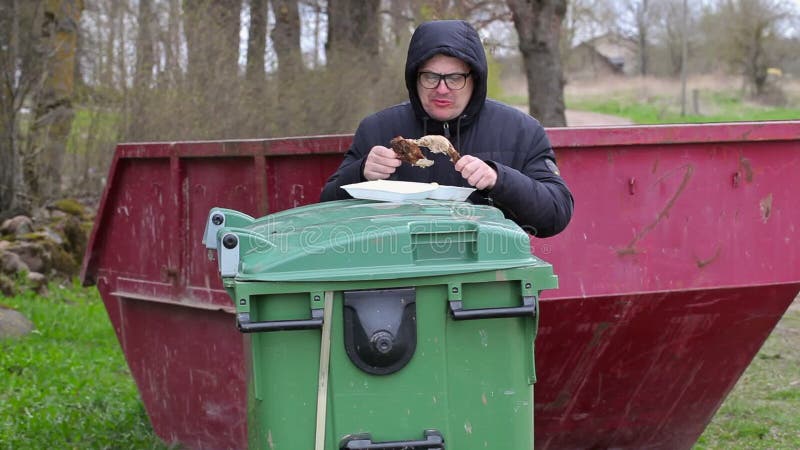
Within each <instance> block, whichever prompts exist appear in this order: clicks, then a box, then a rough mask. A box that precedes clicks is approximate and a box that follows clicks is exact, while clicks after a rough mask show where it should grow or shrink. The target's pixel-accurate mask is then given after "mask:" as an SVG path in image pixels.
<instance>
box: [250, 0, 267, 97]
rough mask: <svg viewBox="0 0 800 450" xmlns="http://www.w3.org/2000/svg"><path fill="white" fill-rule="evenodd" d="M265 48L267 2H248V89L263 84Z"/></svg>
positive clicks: (257, 0) (262, 0) (252, 0)
mask: <svg viewBox="0 0 800 450" xmlns="http://www.w3.org/2000/svg"><path fill="white" fill-rule="evenodd" d="M266 47H267V0H250V26H249V27H248V35H247V71H246V78H247V81H248V83H250V87H251V88H253V87H257V86H260V85H262V84H263V83H264V75H265V72H264V53H265V52H266Z"/></svg>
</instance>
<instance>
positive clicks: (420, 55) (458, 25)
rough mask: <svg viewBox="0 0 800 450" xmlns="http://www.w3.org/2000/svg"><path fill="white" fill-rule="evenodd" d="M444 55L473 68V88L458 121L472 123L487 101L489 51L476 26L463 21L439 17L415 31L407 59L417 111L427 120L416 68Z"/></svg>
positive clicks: (408, 83)
mask: <svg viewBox="0 0 800 450" xmlns="http://www.w3.org/2000/svg"><path fill="white" fill-rule="evenodd" d="M437 54H442V55H447V56H453V57H456V58H458V59H460V60H462V61H464V62H466V63H467V64H469V66H470V68H471V70H472V80H473V83H474V86H475V87H474V90H473V92H472V98H470V100H469V103H468V104H467V107H466V108H465V109H464V112H463V113H461V116H462V117H461V120H460V122H459V124H460V125H461V126H462V127H463V126H466V125H468V124H469V123H471V122H472V121H473V120H474V118H475V116H476V115H477V114H478V112H479V111H480V110H481V108H482V107H483V104H484V103H485V102H486V73H487V67H488V64H487V63H486V53H485V52H484V50H483V44H482V43H481V39H480V36H478V32H477V31H475V28H473V27H472V25H470V24H469V23H467V22H465V21H463V20H437V21H433V22H425V23H423V24H422V25H420V26H419V27H417V29H416V30H415V31H414V35H413V36H411V42H410V43H409V45H408V57H407V58H406V88H407V89H408V97H409V100H411V105H412V107H413V108H414V113H415V114H416V115H417V117H419V118H420V119H426V120H429V122H430V121H432V120H433V119H428V117H429V116H428V113H426V112H425V110H424V109H423V108H422V102H421V101H420V99H419V94H418V93H417V70H418V69H419V67H420V66H421V65H422V64H423V63H424V62H425V61H427V60H428V59H430V58H431V57H433V56H434V55H437Z"/></svg>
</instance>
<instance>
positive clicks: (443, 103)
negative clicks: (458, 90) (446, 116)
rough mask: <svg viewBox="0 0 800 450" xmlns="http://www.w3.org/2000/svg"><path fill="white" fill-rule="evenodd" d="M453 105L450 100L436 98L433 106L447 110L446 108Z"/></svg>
mask: <svg viewBox="0 0 800 450" xmlns="http://www.w3.org/2000/svg"><path fill="white" fill-rule="evenodd" d="M452 103H453V102H451V101H450V100H447V99H444V98H435V99H433V104H434V105H436V106H438V107H440V108H446V107H448V106H450V105H451V104H452Z"/></svg>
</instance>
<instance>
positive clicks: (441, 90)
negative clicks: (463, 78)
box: [436, 80, 450, 94]
mask: <svg viewBox="0 0 800 450" xmlns="http://www.w3.org/2000/svg"><path fill="white" fill-rule="evenodd" d="M436 92H437V93H438V94H447V93H448V92H450V88H449V87H447V83H445V82H444V80H439V85H438V86H436Z"/></svg>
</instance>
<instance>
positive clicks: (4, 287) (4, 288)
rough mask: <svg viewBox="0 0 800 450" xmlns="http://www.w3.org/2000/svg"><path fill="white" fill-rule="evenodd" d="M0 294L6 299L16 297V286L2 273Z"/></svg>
mask: <svg viewBox="0 0 800 450" xmlns="http://www.w3.org/2000/svg"><path fill="white" fill-rule="evenodd" d="M0 293H2V294H3V295H5V296H6V297H13V296H15V295H17V286H16V285H15V284H14V281H13V280H12V279H11V278H9V277H8V276H7V275H5V274H3V273H0Z"/></svg>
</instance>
